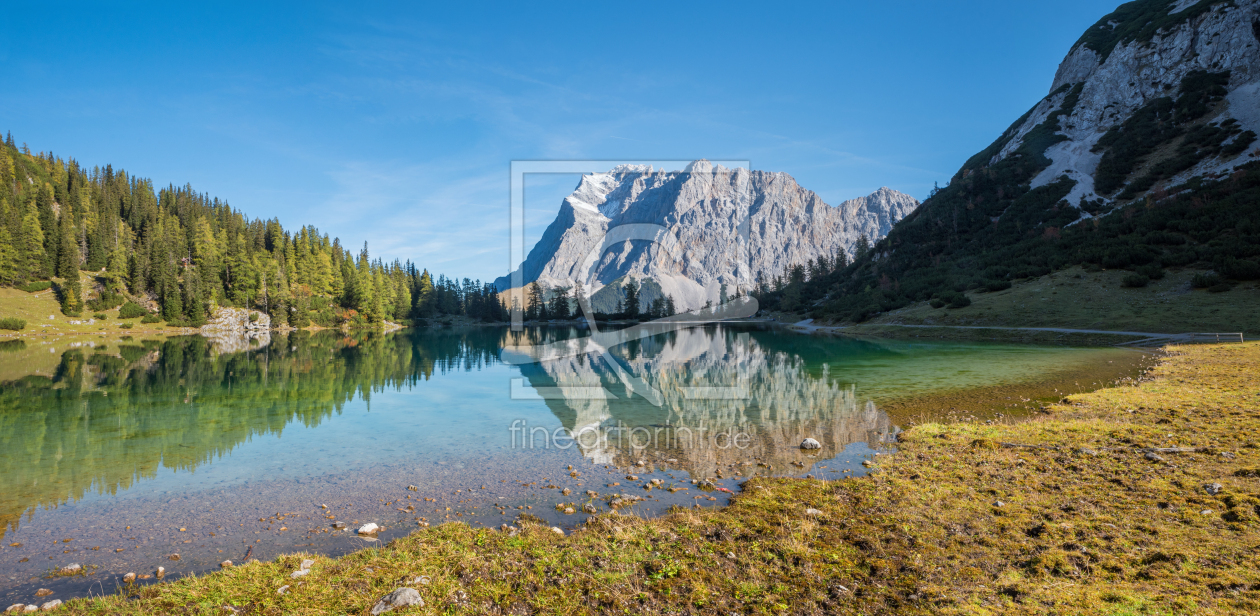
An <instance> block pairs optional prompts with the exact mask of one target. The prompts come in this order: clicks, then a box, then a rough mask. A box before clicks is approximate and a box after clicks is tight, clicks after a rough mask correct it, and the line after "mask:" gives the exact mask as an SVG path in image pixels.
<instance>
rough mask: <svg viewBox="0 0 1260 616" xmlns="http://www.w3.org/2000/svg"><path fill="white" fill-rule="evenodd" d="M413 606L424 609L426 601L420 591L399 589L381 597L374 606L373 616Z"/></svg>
mask: <svg viewBox="0 0 1260 616" xmlns="http://www.w3.org/2000/svg"><path fill="white" fill-rule="evenodd" d="M412 605H419V606H421V607H424V599H421V598H420V591H418V590H416V589H414V588H399V589H398V590H395V591H394V592H391V593H389V594H388V595H385V596H384V597H381V600H380V601H377V602H376V605H374V606H372V616H377V614H384V613H385V612H390V611H393V610H394V609H395V608H400V607H410V606H412Z"/></svg>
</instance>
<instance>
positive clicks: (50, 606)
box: [39, 599, 61, 612]
mask: <svg viewBox="0 0 1260 616" xmlns="http://www.w3.org/2000/svg"><path fill="white" fill-rule="evenodd" d="M58 607H61V599H53V600H52V601H49V602H48V603H45V604H43V605H41V606H39V609H40V610H42V611H45V612H51V611H53V610H55V609H57V608H58Z"/></svg>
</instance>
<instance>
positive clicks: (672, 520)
mask: <svg viewBox="0 0 1260 616" xmlns="http://www.w3.org/2000/svg"><path fill="white" fill-rule="evenodd" d="M1258 375H1260V344H1257V343H1246V344H1233V345H1219V346H1201V345H1200V346H1192V347H1173V348H1170V349H1169V352H1168V355H1167V356H1166V357H1165V359H1164V360H1163V361H1161V363H1160V364H1159V365H1157V366H1156V367H1155V368H1154V369H1153V370H1152V371H1151V372H1150V373H1149V374H1148V376H1147V377H1146V378H1143V379H1142V380H1141V381H1140V382H1136V383H1133V384H1130V385H1124V386H1120V387H1115V388H1111V389H1104V390H1099V391H1096V392H1093V393H1089V394H1081V395H1074V396H1071V397H1070V398H1068V399H1066V401H1065V403H1063V404H1059V405H1054V406H1052V407H1051V408H1050V409H1049V410H1048V412H1046V413H1044V414H1042V415H1040V416H1038V417H1036V418H1033V419H1031V420H1026V421H1022V422H1019V423H1011V424H1000V423H999V424H992V425H986V424H979V423H955V424H948V425H945V424H923V425H919V426H915V427H913V428H910V429H909V430H907V431H906V432H905V433H904V434H903V439H902V442H901V444H900V446H899V447H900V449H899V451H898V452H897V453H896V454H894V455H889V456H880V457H878V458H877V460H876V461H875V466H876V469H877V473H875V474H874V475H873V476H871V477H867V478H860V479H846V480H838V481H822V480H796V479H763V478H756V479H752V480H750V481H749V482H748V483H747V484H746V485H745V489H744V491H743V493H742V494H740V495H739V496H738V497H737V498H736V499H735V500H734V501H733V504H732V505H730V506H729V507H727V508H725V509H720V510H683V511H679V512H676V513H673V514H670V515H668V516H666V517H663V518H659V519H653V520H642V519H638V518H634V517H631V516H617V515H600V516H596V517H593V518H592V519H591V522H590V523H589V524H588V526H587V527H586V528H584V529H582V530H580V531H577V532H574V533H572V534H571V535H569V536H566V537H562V536H560V535H558V534H556V533H555V532H553V531H552V530H550V529H548V528H546V527H545V526H542V525H539V524H534V523H531V522H530V521H529V520H528V519H522V520H520V521H519V525H520V532H519V533H518V534H516V536H510V534H509V533H504V532H499V531H495V530H488V529H474V528H471V527H468V526H466V525H464V524H459V523H451V524H443V525H441V526H436V527H433V528H429V529H423V530H420V531H418V532H416V533H414V534H412V535H409V536H407V537H404V538H401V539H398V540H395V541H393V542H391V543H390V544H389V545H387V546H383V547H380V548H379V549H366V550H362V551H360V552H356V553H354V554H351V555H348V556H344V557H342V558H339V559H330V558H326V557H322V556H314V555H308V554H293V555H288V556H283V557H281V558H278V559H277V560H275V561H272V562H267V563H261V562H252V563H249V564H247V565H244V566H237V567H232V568H230V569H226V570H224V571H221V572H217V573H213V574H209V575H204V576H198V577H188V578H184V579H181V580H178V581H174V582H169V583H162V584H155V585H150V586H144V587H135V588H132V589H131V593H130V596H124V595H122V594H119V595H111V596H107V597H104V598H95V599H81V600H75V601H71V602H68V603H67V604H66V605H64V606H62V607H61V608H60V609H59V611H60V612H62V613H73V614H167V613H187V614H224V613H229V611H228V610H225V609H224V606H230V607H232V608H234V609H235V610H237V613H254V614H365V613H367V612H368V611H369V610H370V609H371V607H372V605H373V604H374V603H375V602H376V601H377V600H378V599H379V598H380V597H382V596H383V595H385V594H387V593H389V592H391V591H393V590H394V589H396V588H399V587H401V586H406V585H408V583H409V582H411V581H412V580H414V578H416V577H419V576H427V577H428V580H427V581H428V583H427V584H424V583H413V584H412V587H414V588H416V589H417V590H419V591H420V595H421V596H422V597H423V599H424V601H425V603H426V605H425V606H424V607H419V606H417V607H412V608H408V609H407V610H399V611H396V612H394V613H418V614H433V613H504V614H526V613H561V614H574V613H633V614H639V613H715V614H716V613H722V614H726V613H731V612H736V613H790V614H798V613H854V614H858V613H864V614H873V613H907V614H934V613H945V614H949V613H957V614H1017V613H1029V614H1043V613H1081V614H1087V613H1092V614H1147V613H1149V614H1175V613H1196V614H1201V613H1208V614H1212V613H1220V614H1228V613H1241V612H1248V611H1256V610H1258V609H1260V567H1258V566H1257V565H1258V564H1260V563H1258V562H1257V554H1258V553H1260V532H1258V529H1260V521H1258V520H1260V498H1258V496H1260V486H1258V485H1257V482H1258V481H1260V480H1258V479H1257V478H1256V474H1257V472H1260V471H1258V469H1260V449H1257V447H1260V413H1258V412H1257V410H1256V409H1257V406H1260V393H1258V392H1260V376H1258ZM1006 444H1011V445H1018V446H1008V445H1006ZM1147 447H1162V448H1167V447H1185V448H1193V450H1187V451H1184V452H1181V453H1168V452H1157V453H1152V454H1151V456H1148V455H1146V452H1144V451H1142V448H1147ZM1214 483H1216V484H1220V486H1221V488H1220V490H1219V491H1218V492H1217V493H1216V494H1210V493H1209V492H1208V491H1207V490H1205V487H1204V486H1205V485H1206V486H1211V484H1214ZM811 509H812V510H814V511H810V510H811ZM306 558H310V559H313V560H314V561H315V564H314V566H312V567H311V569H310V573H309V574H308V575H305V576H303V577H300V578H292V577H291V575H292V573H293V572H294V571H295V570H296V569H297V567H298V566H299V563H300V562H301V561H302V560H303V559H306ZM284 585H288V586H289V588H288V589H287V593H286V594H283V595H281V594H277V589H278V588H280V587H281V586H284Z"/></svg>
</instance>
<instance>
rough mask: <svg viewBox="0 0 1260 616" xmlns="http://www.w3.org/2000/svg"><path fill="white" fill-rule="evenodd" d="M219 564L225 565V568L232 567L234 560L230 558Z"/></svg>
mask: <svg viewBox="0 0 1260 616" xmlns="http://www.w3.org/2000/svg"><path fill="white" fill-rule="evenodd" d="M219 566H220V567H223V568H224V569H227V568H228V567H231V566H232V561H230V560H225V561H223V562H221V563H219Z"/></svg>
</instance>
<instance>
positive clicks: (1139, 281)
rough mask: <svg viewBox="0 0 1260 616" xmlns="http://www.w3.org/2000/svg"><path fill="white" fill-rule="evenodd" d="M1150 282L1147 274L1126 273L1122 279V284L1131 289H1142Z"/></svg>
mask: <svg viewBox="0 0 1260 616" xmlns="http://www.w3.org/2000/svg"><path fill="white" fill-rule="evenodd" d="M1150 282H1151V279H1150V278H1147V277H1146V276H1143V275H1141V274H1127V275H1125V277H1124V279H1123V280H1121V281H1120V286H1122V287H1126V288H1129V289H1140V288H1142V287H1144V286H1146V285H1148V284H1150Z"/></svg>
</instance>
